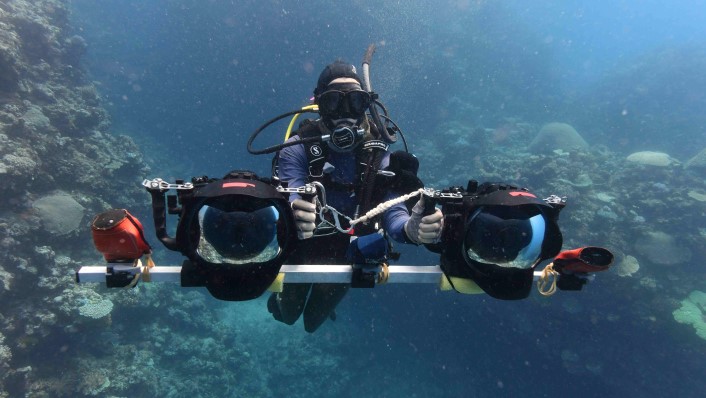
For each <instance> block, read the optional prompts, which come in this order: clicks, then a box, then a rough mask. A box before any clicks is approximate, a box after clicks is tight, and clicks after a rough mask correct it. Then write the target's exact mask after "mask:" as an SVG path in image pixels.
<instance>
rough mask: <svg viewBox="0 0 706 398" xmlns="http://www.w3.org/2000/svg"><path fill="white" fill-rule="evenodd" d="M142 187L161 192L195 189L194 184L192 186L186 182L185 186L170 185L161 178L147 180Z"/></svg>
mask: <svg viewBox="0 0 706 398" xmlns="http://www.w3.org/2000/svg"><path fill="white" fill-rule="evenodd" d="M142 186H143V187H145V188H147V189H151V190H157V189H159V190H160V191H168V190H170V189H176V190H190V189H194V184H192V183H190V182H185V183H183V184H170V183H168V182H166V181H164V180H163V179H161V178H154V179H152V180H147V179H145V180H144V181H142Z"/></svg>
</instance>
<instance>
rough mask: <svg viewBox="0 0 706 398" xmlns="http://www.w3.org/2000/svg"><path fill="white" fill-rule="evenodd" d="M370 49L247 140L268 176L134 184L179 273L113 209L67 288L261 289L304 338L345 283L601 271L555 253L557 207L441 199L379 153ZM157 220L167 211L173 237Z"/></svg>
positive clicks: (518, 289) (545, 280)
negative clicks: (274, 129)
mask: <svg viewBox="0 0 706 398" xmlns="http://www.w3.org/2000/svg"><path fill="white" fill-rule="evenodd" d="M373 51H374V46H371V47H369V48H368V51H367V52H366V55H365V57H364V60H363V72H362V78H361V76H359V75H358V74H357V72H356V69H355V67H354V66H353V65H351V64H348V63H346V62H343V61H335V62H334V63H332V64H330V65H328V66H326V67H325V68H324V70H323V71H322V72H321V74H320V76H319V79H318V81H317V85H316V88H315V90H314V97H313V102H314V103H313V104H312V105H309V106H305V107H303V108H301V109H299V110H295V111H292V112H288V113H285V114H282V115H280V116H278V117H276V118H274V119H272V120H270V121H268V122H266V123H265V124H264V125H262V126H261V127H260V128H258V129H257V130H256V131H255V132H254V133H253V134H252V135H251V137H250V139H249V141H248V151H249V152H250V153H251V154H254V155H258V154H268V153H275V152H276V156H275V158H274V159H273V167H272V178H260V177H259V176H258V175H256V174H255V173H253V172H251V171H247V170H233V171H230V172H229V173H227V174H226V175H225V176H223V177H222V178H209V177H207V176H200V177H193V178H192V179H191V182H186V181H184V180H176V181H175V183H168V182H166V181H164V180H162V179H161V178H155V179H152V180H144V181H143V183H142V185H143V186H144V187H145V188H146V189H147V191H148V192H149V193H150V195H151V196H152V216H153V217H152V218H153V221H154V226H155V232H156V235H157V238H158V239H159V240H160V242H161V243H162V244H163V245H164V246H165V247H166V248H167V249H169V250H173V251H178V252H180V253H181V254H182V255H183V256H184V257H186V259H185V260H184V262H183V263H182V266H181V267H155V265H154V262H153V261H152V259H151V253H152V248H151V246H150V245H149V244H148V243H147V242H146V239H145V236H144V231H143V229H142V225H141V224H140V222H139V221H138V220H137V219H136V218H135V217H133V216H132V215H131V214H130V213H129V212H128V211H127V210H126V209H113V210H108V211H105V212H102V213H100V214H98V215H97V216H96V217H95V218H94V221H93V223H92V234H93V240H94V244H95V246H96V248H97V249H98V250H99V251H100V252H101V253H102V254H103V255H104V257H105V260H106V261H107V262H108V266H107V268H106V267H82V269H81V270H79V271H78V272H77V273H76V279H77V281H79V282H82V281H85V282H92V281H99V280H105V282H106V285H107V286H108V287H134V286H135V285H136V284H137V282H138V280H140V279H142V280H144V281H146V282H150V281H153V280H154V281H156V280H160V281H170V282H175V281H177V282H179V283H180V284H181V286H182V287H205V288H206V289H207V290H208V292H209V293H210V294H211V295H212V296H213V297H215V298H217V299H220V300H227V301H243V300H251V299H254V298H257V297H260V296H261V295H262V294H264V293H265V291H267V290H270V291H275V292H277V293H274V294H272V295H271V296H270V297H269V299H268V301H267V308H268V310H269V312H270V313H271V314H272V316H273V317H274V318H275V319H276V320H278V321H280V322H283V323H286V324H289V325H292V324H294V323H295V322H296V321H297V320H298V319H299V318H300V317H302V315H303V318H304V328H305V330H306V331H307V332H309V333H313V332H315V331H316V330H317V329H318V328H319V327H320V326H321V325H322V324H323V323H324V322H325V321H326V320H327V319H329V318H334V316H335V309H336V306H337V305H338V304H339V303H340V302H341V300H342V299H343V297H344V296H345V295H346V293H347V291H348V290H349V288H350V287H354V288H355V287H365V288H371V287H374V286H375V285H376V284H377V283H385V282H387V281H388V279H389V280H390V281H391V280H392V279H391V277H390V276H391V275H392V274H394V275H395V278H397V276H398V275H405V278H406V279H403V281H402V282H399V283H430V282H431V283H440V288H441V289H442V290H454V291H456V292H459V293H469V294H476V293H486V294H488V295H490V296H491V297H493V298H496V299H500V300H521V299H524V298H527V297H528V296H529V295H530V292H531V288H532V285H533V284H534V280H535V278H537V277H538V278H539V279H538V280H537V288H538V290H539V293H540V294H542V295H545V296H548V295H552V294H554V292H556V291H557V289H559V290H570V291H571V290H573V291H578V290H581V289H582V287H583V286H584V285H585V284H586V283H587V282H589V281H590V280H591V279H592V277H593V274H595V273H596V272H601V271H605V270H606V269H608V267H609V266H610V265H611V264H612V261H613V255H612V253H610V251H608V250H606V249H603V248H600V247H593V246H588V247H583V248H579V249H574V250H568V251H564V252H560V251H561V247H562V243H563V238H562V233H561V230H560V228H559V225H558V218H559V213H560V212H561V210H562V209H563V208H564V206H565V205H566V198H562V197H558V196H556V195H551V196H549V197H548V198H544V199H542V198H540V197H537V196H536V195H534V194H533V193H532V192H530V191H528V190H527V189H526V188H521V187H518V186H514V185H511V184H505V183H495V182H484V183H479V182H478V181H475V180H469V181H468V184H467V185H466V186H465V187H461V186H452V187H449V188H447V189H443V190H441V191H437V190H434V189H432V188H426V187H424V185H423V184H422V182H421V180H420V179H419V178H418V177H417V170H418V167H419V162H418V161H417V159H416V157H414V156H413V155H411V154H409V153H408V152H407V150H406V142H405V150H403V151H396V152H390V151H389V150H388V148H389V145H390V144H394V143H395V142H396V141H397V137H398V136H399V137H401V138H402V140H403V142H404V136H403V135H402V132H401V131H400V130H399V128H398V127H397V125H396V124H395V123H394V122H393V121H392V120H390V119H389V117H388V114H387V110H386V109H385V107H384V106H383V105H382V103H381V102H380V101H379V100H378V96H377V94H376V93H374V92H373V91H372V89H371V86H370V80H369V63H370V58H371V56H372V52H373ZM304 112H312V113H318V116H319V117H318V118H317V119H315V120H304V121H303V122H302V123H301V124H300V125H299V127H298V128H297V129H296V130H295V131H294V132H293V135H291V136H290V132H291V130H292V128H293V126H294V122H295V121H296V118H297V117H298V116H299V115H300V114H301V113H304ZM292 115H293V116H294V117H293V118H292V120H291V122H290V124H289V129H288V133H287V136H286V137H285V142H284V143H282V144H279V145H275V146H272V147H268V148H264V149H260V150H256V149H253V145H252V144H253V141H254V140H255V138H256V137H257V136H258V134H260V133H261V132H262V131H263V130H264V129H265V128H267V127H268V126H270V125H272V124H273V123H274V122H277V121H278V120H281V119H283V118H285V117H288V116H292ZM390 126H392V127H390ZM168 192H172V193H171V194H168ZM174 192H175V194H174ZM437 204H438V205H440V207H441V209H438V208H437V207H436V205H437ZM168 215H178V223H177V226H176V231H175V232H176V233H175V234H174V235H170V233H169V229H168V228H167V218H168V217H167V216H168ZM388 238H392V240H395V241H397V242H401V243H408V244H415V245H424V246H425V247H426V248H427V249H429V250H431V251H433V252H436V253H439V255H440V257H439V265H438V266H431V267H421V268H425V269H420V267H416V266H414V267H410V266H397V267H394V266H391V267H388V266H387V262H388V260H389V259H392V260H397V259H398V258H399V254H398V253H395V252H393V251H392V245H391V242H390V240H389V239H388ZM143 256H145V262H144V263H143V262H142V261H141V258H142V257H143ZM550 259H553V262H552V263H550V264H548V265H547V266H545V267H544V269H543V270H542V271H541V272H539V271H537V270H536V269H537V267H538V266H539V265H540V263H542V262H543V261H546V260H550ZM283 265H287V266H289V269H288V270H287V271H283ZM316 265H346V266H350V270H345V271H344V272H350V274H346V276H345V279H343V280H341V279H340V278H332V276H333V274H335V273H336V272H340V271H335V270H333V268H331V269H327V267H315V266H316ZM307 266H314V267H307ZM84 268H86V269H85V270H84ZM90 268H95V269H90ZM302 268H304V269H305V270H304V271H302V270H301V269H302ZM314 268H315V269H314ZM338 268H339V267H336V269H338ZM346 268H347V267H346ZM392 268H398V269H397V270H394V271H393V270H392ZM323 269H326V270H323ZM297 273H299V274H300V275H301V274H305V277H296V274H297ZM292 274H295V277H294V278H292V279H290V278H289V277H288V276H289V275H292ZM396 281H399V280H397V279H396Z"/></svg>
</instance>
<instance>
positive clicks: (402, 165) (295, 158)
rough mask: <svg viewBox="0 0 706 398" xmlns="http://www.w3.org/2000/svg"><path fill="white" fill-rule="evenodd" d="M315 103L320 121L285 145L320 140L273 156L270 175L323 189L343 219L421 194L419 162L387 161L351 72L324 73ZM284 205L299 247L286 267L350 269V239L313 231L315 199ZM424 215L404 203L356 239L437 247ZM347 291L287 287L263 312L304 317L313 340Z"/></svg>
mask: <svg viewBox="0 0 706 398" xmlns="http://www.w3.org/2000/svg"><path fill="white" fill-rule="evenodd" d="M314 103H315V104H316V105H318V111H319V115H320V117H319V118H318V119H317V120H305V121H304V122H302V123H301V124H300V126H299V129H298V130H297V131H296V132H295V133H294V135H293V136H292V137H291V138H289V139H288V140H287V141H286V143H285V144H288V143H295V142H298V141H300V140H302V139H304V138H309V137H319V138H320V139H317V140H311V141H309V142H307V143H305V144H300V145H291V146H287V147H285V148H282V149H281V150H280V151H279V152H278V154H277V155H276V157H275V163H276V166H275V167H274V170H275V171H274V173H275V174H276V176H277V177H278V178H279V179H280V180H281V181H282V183H283V184H285V185H286V186H289V187H300V186H304V185H305V184H306V183H310V182H313V181H317V182H320V183H321V184H322V185H323V186H324V188H325V190H326V200H327V204H328V205H329V206H332V207H334V208H335V209H337V210H338V211H340V212H341V213H343V214H351V215H353V214H355V215H356V218H357V216H358V215H359V214H365V212H367V211H368V210H370V209H371V208H373V207H374V206H376V205H377V204H379V203H381V202H383V201H385V200H387V199H390V198H394V197H396V196H399V195H400V194H405V193H408V192H409V191H410V190H415V189H418V188H420V187H422V184H421V181H419V179H418V178H416V171H417V168H418V162H417V160H416V158H414V157H413V156H412V155H410V154H408V153H406V152H404V151H398V152H395V153H394V154H391V153H390V152H389V151H388V150H387V148H388V144H389V143H391V142H390V141H391V140H390V139H389V132H386V133H387V138H388V139H385V137H386V135H385V134H381V132H380V130H381V127H382V129H385V127H384V126H379V125H378V124H376V123H375V122H374V121H373V120H372V117H371V116H370V115H367V114H366V113H367V112H368V110H369V109H370V108H371V107H373V106H374V105H373V98H372V95H371V93H370V92H368V91H365V90H363V88H362V86H361V78H360V77H359V76H358V74H357V72H356V68H355V66H353V65H351V64H349V63H346V62H343V61H340V60H337V61H335V62H333V63H332V64H330V65H328V66H326V67H325V68H324V70H323V71H322V72H321V74H320V76H319V79H318V82H317V85H316V89H315V90H314ZM385 169H392V170H393V173H395V177H397V178H395V181H390V179H389V178H385V177H384V174H381V171H383V170H385ZM389 174H392V173H389ZM403 176H406V177H407V178H403ZM402 179H404V180H405V181H401V180H402ZM395 188H397V189H395ZM289 201H290V203H291V206H292V209H293V211H294V219H295V222H296V228H297V236H298V238H299V239H300V242H299V243H298V244H297V247H296V249H295V251H294V252H293V253H292V255H291V256H290V257H289V258H288V259H287V263H289V264H349V263H350V261H348V260H347V257H348V258H349V257H350V255H349V256H347V253H348V252H349V247H350V246H351V236H350V235H347V234H342V233H340V232H339V231H337V230H335V229H333V228H330V227H329V228H327V226H328V225H330V223H326V222H321V221H322V220H319V223H318V224H317V207H316V204H315V202H314V201H312V198H305V197H302V196H301V195H299V194H291V195H290V196H289ZM423 209H424V199H423V198H422V199H420V200H419V201H418V202H417V203H416V204H415V205H414V208H413V209H412V211H411V214H410V212H409V210H408V209H407V207H406V206H405V204H404V203H401V204H398V205H395V206H393V207H391V208H390V209H388V210H387V211H386V212H385V213H384V214H383V215H382V217H381V219H379V220H373V221H371V222H368V223H367V224H366V225H356V227H355V234H354V235H355V236H357V237H360V236H365V235H367V236H376V235H377V236H380V237H382V235H380V233H379V230H382V231H384V234H386V235H389V236H390V237H392V238H393V239H394V240H395V241H397V242H401V243H412V244H417V245H419V244H431V243H436V242H438V240H439V239H440V236H441V230H442V226H443V216H442V214H441V211H440V210H439V209H434V210H433V211H432V212H431V214H428V215H423ZM348 289H349V285H344V284H325V283H317V284H308V283H306V284H294V283H289V284H285V285H284V288H283V291H282V292H280V293H273V294H272V295H271V296H270V298H269V300H268V304H267V306H268V310H269V311H270V312H271V313H272V315H273V317H274V318H275V319H276V320H278V321H281V322H284V323H286V324H290V325H291V324H294V323H295V322H296V321H297V319H299V317H300V316H301V315H302V314H303V315H304V328H305V329H306V331H307V332H310V333H311V332H314V331H316V329H317V328H318V327H319V326H321V324H323V322H324V321H325V320H326V319H328V318H329V317H334V316H335V314H334V310H335V308H336V306H337V305H338V303H339V302H340V301H341V300H342V299H343V297H344V296H345V294H346V292H347V291H348Z"/></svg>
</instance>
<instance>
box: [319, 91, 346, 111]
mask: <svg viewBox="0 0 706 398" xmlns="http://www.w3.org/2000/svg"><path fill="white" fill-rule="evenodd" d="M343 97H344V94H343V92H341V91H326V92H325V93H323V94H321V95H320V96H319V101H318V105H319V109H320V110H321V111H323V112H324V113H334V112H337V111H338V110H339V108H340V106H341V102H342V101H343Z"/></svg>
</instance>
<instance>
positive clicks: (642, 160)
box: [626, 151, 674, 167]
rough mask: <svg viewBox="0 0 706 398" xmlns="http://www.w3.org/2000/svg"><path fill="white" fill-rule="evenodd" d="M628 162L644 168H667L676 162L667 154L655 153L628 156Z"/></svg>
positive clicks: (648, 152) (646, 152)
mask: <svg viewBox="0 0 706 398" xmlns="http://www.w3.org/2000/svg"><path fill="white" fill-rule="evenodd" d="M626 160H627V161H628V162H633V163H637V164H641V165H643V166H655V167H667V166H669V165H670V164H672V163H674V160H673V159H672V158H671V157H670V156H669V155H667V154H666V153H662V152H653V151H642V152H635V153H631V154H630V155H628V157H627V158H626Z"/></svg>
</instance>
